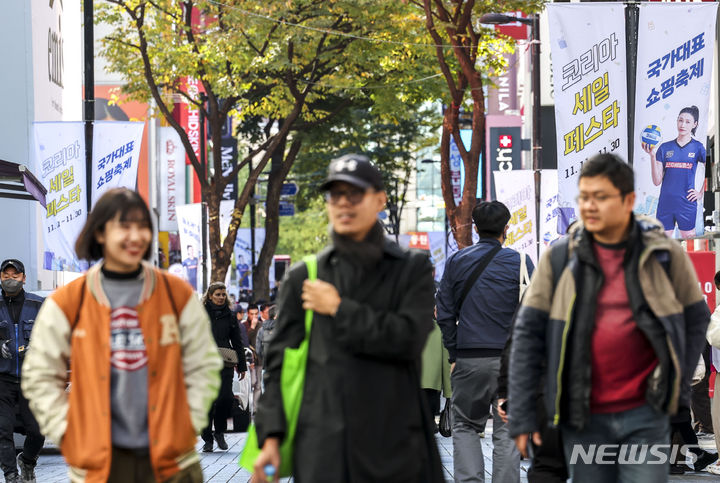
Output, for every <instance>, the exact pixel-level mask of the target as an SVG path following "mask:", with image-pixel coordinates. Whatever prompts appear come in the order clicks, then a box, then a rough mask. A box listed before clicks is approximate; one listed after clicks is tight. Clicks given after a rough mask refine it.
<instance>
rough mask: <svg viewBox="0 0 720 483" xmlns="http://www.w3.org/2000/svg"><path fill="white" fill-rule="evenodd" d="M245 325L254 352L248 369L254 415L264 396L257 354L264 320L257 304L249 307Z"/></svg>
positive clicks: (260, 361)
mask: <svg viewBox="0 0 720 483" xmlns="http://www.w3.org/2000/svg"><path fill="white" fill-rule="evenodd" d="M243 325H244V326H245V331H246V332H247V339H248V347H249V348H250V351H251V352H252V362H251V363H250V367H248V369H249V371H250V384H251V386H252V395H253V399H252V400H253V402H252V414H253V415H254V414H255V412H256V411H257V401H258V399H260V395H261V394H262V359H261V358H260V356H259V355H258V353H257V335H258V332H259V331H260V328H261V327H262V320H260V314H259V311H258V306H257V304H255V303H252V304H250V305H249V306H248V310H247V319H246V320H245V321H244V322H243Z"/></svg>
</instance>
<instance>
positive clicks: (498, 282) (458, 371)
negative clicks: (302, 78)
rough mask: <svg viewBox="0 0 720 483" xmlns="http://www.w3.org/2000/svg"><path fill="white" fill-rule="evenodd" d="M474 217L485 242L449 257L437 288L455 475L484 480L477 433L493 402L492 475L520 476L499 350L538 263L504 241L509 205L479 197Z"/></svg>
mask: <svg viewBox="0 0 720 483" xmlns="http://www.w3.org/2000/svg"><path fill="white" fill-rule="evenodd" d="M472 218H473V222H474V223H475V228H476V229H477V232H478V235H480V241H479V242H478V243H476V244H475V245H472V246H469V247H466V248H464V249H462V250H460V251H459V252H456V253H454V254H453V255H452V256H450V258H448V260H447V263H446V264H445V272H444V273H443V278H442V281H441V282H440V289H439V290H438V292H437V295H436V302H437V321H438V325H440V329H441V330H442V334H443V343H444V344H445V347H446V348H447V350H448V353H449V356H450V357H449V360H450V363H451V364H452V369H451V371H452V372H451V375H450V381H451V384H452V392H453V395H452V408H453V410H452V416H453V417H452V420H453V424H452V438H453V448H454V449H453V459H454V468H455V481H456V482H483V481H485V464H484V459H483V451H482V440H481V436H480V435H479V434H478V433H482V432H484V431H485V424H486V423H487V420H488V418H489V416H490V406H491V405H493V444H494V448H493V477H492V480H493V481H494V482H503V483H505V482H508V483H512V482H519V481H520V454H519V453H518V451H517V449H516V448H515V446H514V444H513V442H512V439H510V437H509V435H508V432H507V427H506V426H505V424H504V423H503V422H502V420H501V419H500V417H499V414H498V411H497V387H498V384H497V381H498V375H499V371H500V355H501V354H502V351H503V347H505V342H506V341H507V338H508V335H509V333H510V327H511V325H512V317H513V314H514V313H515V309H516V308H517V306H518V299H519V297H520V285H521V282H522V279H523V276H522V275H521V272H523V265H525V267H526V268H527V272H528V273H529V274H532V270H533V266H532V262H531V261H530V260H529V259H528V258H527V256H526V255H524V254H520V253H518V252H516V251H515V250H513V249H511V248H502V244H503V243H504V242H505V237H506V234H507V230H508V221H510V211H509V210H508V209H507V207H506V206H505V205H504V204H502V203H500V202H499V201H483V202H480V203H479V204H478V205H477V206H476V207H475V208H474V209H473V212H472ZM523 262H525V263H523Z"/></svg>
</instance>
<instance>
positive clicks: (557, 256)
mask: <svg viewBox="0 0 720 483" xmlns="http://www.w3.org/2000/svg"><path fill="white" fill-rule="evenodd" d="M569 251H570V237H569V236H565V237H562V238H560V239H559V240H558V241H556V242H555V244H554V245H553V246H552V247H551V248H550V267H551V268H552V287H553V291H555V287H557V284H558V280H560V275H561V274H562V272H563V269H564V268H565V265H566V264H567V261H568V256H569Z"/></svg>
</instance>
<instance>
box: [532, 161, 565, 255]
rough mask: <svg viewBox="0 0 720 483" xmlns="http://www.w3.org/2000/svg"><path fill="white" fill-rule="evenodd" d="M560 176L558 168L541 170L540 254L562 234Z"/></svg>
mask: <svg viewBox="0 0 720 483" xmlns="http://www.w3.org/2000/svg"><path fill="white" fill-rule="evenodd" d="M559 216H560V210H559V208H558V178H557V170H554V169H543V170H541V171H540V224H539V226H540V243H539V244H538V246H539V247H540V250H539V251H540V255H542V254H543V252H544V251H545V250H547V248H548V247H549V246H550V245H551V244H552V243H553V242H554V241H555V240H557V239H558V238H560V236H561V235H563V234H564V233H560V232H559V231H558V218H559Z"/></svg>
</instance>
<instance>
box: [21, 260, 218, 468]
mask: <svg viewBox="0 0 720 483" xmlns="http://www.w3.org/2000/svg"><path fill="white" fill-rule="evenodd" d="M143 270H144V277H143V278H144V284H143V290H142V295H141V296H140V303H139V305H138V306H137V312H138V317H139V321H140V327H141V330H142V333H143V337H144V339H145V346H146V349H147V356H148V363H147V364H148V365H147V367H148V434H149V437H150V448H149V449H150V459H151V462H152V466H153V470H154V472H155V479H156V480H157V481H165V480H167V479H169V478H170V477H172V476H173V475H174V474H176V473H177V472H178V471H180V470H182V469H184V468H187V467H188V466H190V465H192V464H193V463H195V462H197V461H199V456H198V455H197V453H196V452H195V444H196V442H197V434H199V433H200V431H201V430H202V429H203V428H204V427H205V426H206V425H207V414H208V410H209V409H210V405H211V404H212V402H213V400H214V399H215V397H216V396H217V393H218V388H219V385H220V375H219V374H220V372H219V371H220V369H221V368H222V359H221V357H220V355H219V353H218V350H217V346H216V345H215V341H214V340H213V336H212V332H211V330H210V321H209V319H208V316H207V313H206V312H205V309H204V308H203V306H202V304H201V303H200V301H199V300H198V299H197V297H196V296H195V294H194V293H193V291H192V289H191V288H190V286H189V285H188V284H187V283H185V282H184V281H182V280H181V279H179V278H177V277H174V276H172V275H168V274H166V273H163V272H160V271H159V270H157V269H155V268H153V267H152V266H150V265H149V264H145V263H144V264H143ZM169 291H170V292H171V293H169ZM78 312H79V313H78ZM110 367H111V366H110V303H109V301H108V298H107V296H106V295H105V293H104V292H103V290H102V284H101V277H100V264H97V265H95V266H94V267H92V268H90V270H88V272H87V274H86V275H85V276H83V277H80V278H79V279H77V280H75V281H73V282H72V283H70V284H68V285H66V286H64V287H61V288H59V289H58V290H57V291H56V292H55V293H54V294H52V295H51V296H50V297H48V298H47V299H46V300H45V303H44V304H43V306H42V307H41V309H40V312H39V313H38V316H37V319H36V320H35V328H34V330H33V339H32V348H31V349H30V350H29V351H28V354H27V356H26V358H25V362H24V364H23V372H22V382H21V384H22V390H23V394H24V395H25V397H26V398H27V399H28V401H29V403H30V409H31V410H32V412H33V414H34V415H35V418H36V419H37V421H38V423H39V425H40V430H41V431H42V433H43V434H44V435H46V436H47V437H48V438H49V439H51V440H52V441H54V442H55V443H57V444H58V445H59V446H60V450H61V452H62V454H63V456H64V457H65V459H66V461H67V463H68V464H69V465H70V478H71V480H72V481H73V482H81V481H85V482H101V481H102V482H104V481H107V478H108V475H109V473H110V464H111V455H112V440H111V416H110ZM70 369H71V372H70V389H69V391H66V386H67V371H68V370H70Z"/></svg>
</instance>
